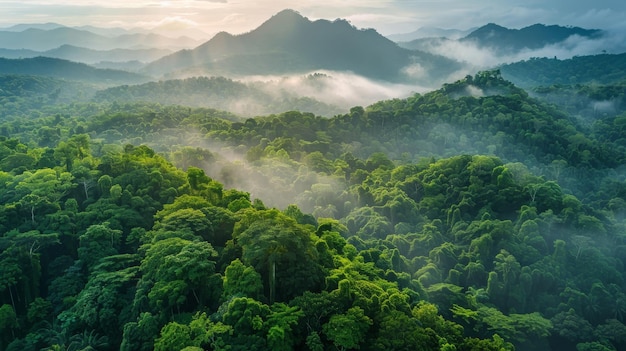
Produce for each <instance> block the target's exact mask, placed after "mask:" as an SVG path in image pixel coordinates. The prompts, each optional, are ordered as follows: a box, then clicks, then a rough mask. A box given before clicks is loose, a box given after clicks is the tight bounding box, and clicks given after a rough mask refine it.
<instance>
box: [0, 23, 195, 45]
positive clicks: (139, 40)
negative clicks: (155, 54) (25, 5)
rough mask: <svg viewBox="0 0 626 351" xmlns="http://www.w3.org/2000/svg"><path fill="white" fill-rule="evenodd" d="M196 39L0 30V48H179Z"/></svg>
mask: <svg viewBox="0 0 626 351" xmlns="http://www.w3.org/2000/svg"><path fill="white" fill-rule="evenodd" d="M197 44H198V41H196V40H194V39H191V38H187V37H180V38H169V37H165V36H162V35H157V34H143V33H129V34H123V35H118V36H112V37H109V36H104V35H100V34H95V33H92V32H90V31H86V30H79V29H75V28H69V27H58V28H54V29H49V30H44V29H38V28H28V29H26V30H24V31H21V32H15V31H0V48H5V49H28V50H34V51H47V50H52V49H55V48H58V47H60V46H63V45H72V46H79V47H84V48H88V49H93V50H112V49H137V48H166V49H171V50H180V49H183V48H189V47H194V46H196V45H197Z"/></svg>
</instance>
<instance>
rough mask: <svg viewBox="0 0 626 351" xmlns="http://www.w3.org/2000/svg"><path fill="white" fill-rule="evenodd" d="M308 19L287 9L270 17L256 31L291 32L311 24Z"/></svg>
mask: <svg viewBox="0 0 626 351" xmlns="http://www.w3.org/2000/svg"><path fill="white" fill-rule="evenodd" d="M310 23H311V21H309V20H308V19H307V18H306V17H304V16H302V15H301V14H300V13H299V12H298V11H295V10H291V9H286V10H282V11H280V12H278V13H277V14H275V15H274V16H272V17H270V19H268V20H267V21H265V22H264V23H263V24H261V26H259V28H257V29H256V30H255V31H261V32H263V31H272V32H273V31H277V32H278V33H281V32H283V33H284V32H285V31H291V30H294V29H296V28H299V27H301V26H303V25H306V24H310Z"/></svg>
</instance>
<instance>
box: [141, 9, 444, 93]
mask: <svg viewBox="0 0 626 351" xmlns="http://www.w3.org/2000/svg"><path fill="white" fill-rule="evenodd" d="M416 64H419V72H425V73H422V74H423V76H422V77H421V78H423V79H434V77H435V75H439V76H441V74H442V73H443V74H446V73H448V74H449V73H451V72H452V71H454V70H455V68H456V66H455V65H456V63H455V62H454V61H452V60H448V59H445V58H442V57H438V56H435V55H431V54H427V53H422V52H415V51H410V50H407V49H403V48H401V47H399V46H398V45H397V44H395V43H394V42H392V41H391V40H389V39H387V38H385V37H383V36H382V35H380V34H379V33H377V32H376V31H375V30H373V29H366V30H360V29H357V28H355V27H353V26H352V25H351V24H350V23H348V22H347V21H345V20H341V19H337V20H335V21H328V20H317V21H314V22H311V21H310V20H308V19H307V18H305V17H302V16H301V15H300V14H299V13H297V12H295V11H292V10H284V11H282V12H280V13H278V14H276V15H274V16H273V17H272V18H270V19H269V20H268V21H266V22H265V23H263V24H262V25H261V26H260V27H258V28H257V29H255V30H253V31H251V32H249V33H245V34H241V35H236V36H233V35H231V34H229V33H225V32H222V33H218V34H217V35H215V36H214V37H213V38H212V39H211V40H209V41H208V42H206V43H204V44H202V45H200V46H199V47H197V48H195V49H193V50H183V51H180V52H176V53H174V54H172V55H169V56H166V57H164V58H162V59H159V60H157V61H155V62H153V63H151V64H149V65H148V66H147V67H146V73H149V74H153V75H163V74H168V73H172V72H177V73H178V74H187V75H192V74H195V75H197V74H212V75H225V74H232V75H260V74H288V73H302V72H308V71H313V70H321V69H327V70H336V71H351V72H353V73H356V74H359V75H363V76H366V77H369V78H373V79H379V80H387V81H402V80H408V79H409V78H411V77H409V76H408V74H407V72H410V70H405V71H403V69H404V68H406V67H411V65H416ZM435 73H436V74H435Z"/></svg>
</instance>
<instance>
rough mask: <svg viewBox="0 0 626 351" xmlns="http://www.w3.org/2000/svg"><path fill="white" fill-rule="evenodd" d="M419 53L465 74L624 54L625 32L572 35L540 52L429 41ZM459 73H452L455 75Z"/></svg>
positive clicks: (459, 42) (625, 46)
mask: <svg viewBox="0 0 626 351" xmlns="http://www.w3.org/2000/svg"><path fill="white" fill-rule="evenodd" d="M423 45H424V46H423V48H422V49H423V50H424V51H428V52H430V53H433V54H436V55H441V56H444V57H447V58H450V59H453V60H457V61H459V62H461V63H463V64H465V68H464V71H466V74H470V73H473V72H476V71H478V70H481V69H487V68H492V67H496V66H498V65H501V64H507V63H513V62H518V61H522V60H528V59H530V58H533V57H550V58H552V57H556V58H558V59H561V60H565V59H570V58H572V57H574V56H586V55H597V54H604V53H607V54H612V53H621V52H624V51H626V32H625V31H624V30H620V29H619V28H616V29H611V30H608V31H605V32H604V35H603V36H602V37H600V38H594V39H590V38H586V37H581V36H578V35H573V36H570V37H569V38H567V39H566V40H565V41H563V42H560V43H557V44H551V45H546V46H544V47H542V48H540V49H535V50H531V49H525V50H521V51H519V52H510V53H501V52H499V50H496V49H495V48H489V47H480V46H478V45H477V44H475V43H472V42H461V41H457V40H433V41H429V42H425V43H424V44H423ZM460 73H461V72H457V73H456V74H455V76H456V75H459V74H460Z"/></svg>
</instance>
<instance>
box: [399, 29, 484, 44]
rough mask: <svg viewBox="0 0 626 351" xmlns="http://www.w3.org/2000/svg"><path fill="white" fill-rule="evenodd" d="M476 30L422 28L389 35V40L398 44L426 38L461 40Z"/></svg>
mask: <svg viewBox="0 0 626 351" xmlns="http://www.w3.org/2000/svg"><path fill="white" fill-rule="evenodd" d="M474 30H476V28H471V29H467V30H461V29H445V28H437V27H421V28H419V29H416V30H414V31H412V32H409V33H399V34H391V35H387V38H389V40H393V41H395V42H396V43H402V42H409V41H413V40H416V39H424V38H448V39H460V38H463V37H465V36H467V35H468V34H470V33H471V32H472V31H474Z"/></svg>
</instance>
